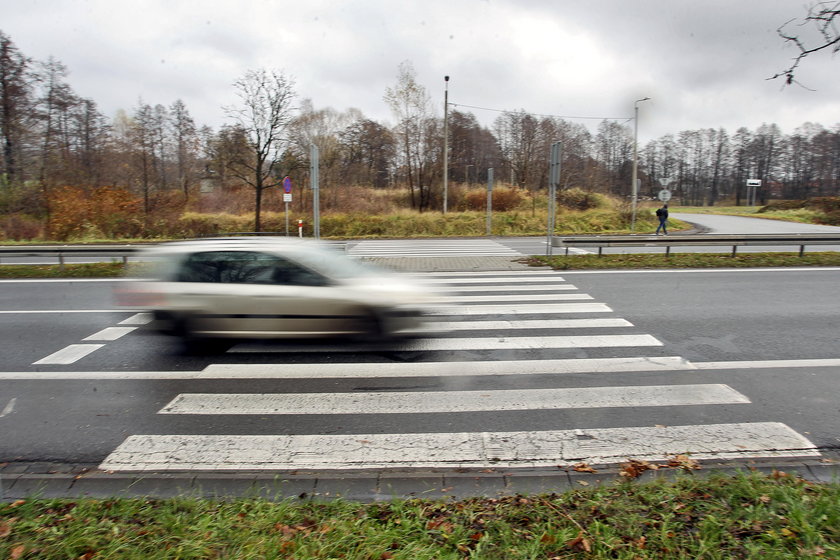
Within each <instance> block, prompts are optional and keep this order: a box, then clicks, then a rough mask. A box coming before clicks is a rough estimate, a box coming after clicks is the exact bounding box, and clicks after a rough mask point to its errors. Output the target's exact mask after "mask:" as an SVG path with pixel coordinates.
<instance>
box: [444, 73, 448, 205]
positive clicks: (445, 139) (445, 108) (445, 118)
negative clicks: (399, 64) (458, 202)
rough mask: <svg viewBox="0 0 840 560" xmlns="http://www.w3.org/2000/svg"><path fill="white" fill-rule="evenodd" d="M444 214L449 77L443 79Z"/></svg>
mask: <svg viewBox="0 0 840 560" xmlns="http://www.w3.org/2000/svg"><path fill="white" fill-rule="evenodd" d="M443 82H444V91H443V213H444V214H446V204H447V199H448V198H449V76H444V77H443Z"/></svg>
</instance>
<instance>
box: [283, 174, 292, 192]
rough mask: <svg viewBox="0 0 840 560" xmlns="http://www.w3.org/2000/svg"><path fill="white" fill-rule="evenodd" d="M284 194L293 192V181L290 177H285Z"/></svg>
mask: <svg viewBox="0 0 840 560" xmlns="http://www.w3.org/2000/svg"><path fill="white" fill-rule="evenodd" d="M283 192H284V193H286V194H289V193H290V192H292V180H291V179H290V178H289V177H283Z"/></svg>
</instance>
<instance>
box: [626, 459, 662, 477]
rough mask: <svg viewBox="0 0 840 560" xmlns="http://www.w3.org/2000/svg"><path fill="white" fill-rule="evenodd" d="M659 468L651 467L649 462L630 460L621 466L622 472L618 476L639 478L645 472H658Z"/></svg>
mask: <svg viewBox="0 0 840 560" xmlns="http://www.w3.org/2000/svg"><path fill="white" fill-rule="evenodd" d="M658 468H659V467H658V466H656V465H651V464H650V463H648V462H647V461H639V460H637V459H630V460H629V461H628V462H626V463H622V464H621V471H619V473H618V474H620V475H621V476H623V477H625V478H638V477H639V476H640V475H641V474H642V473H643V472H645V471H648V470H656V469H658Z"/></svg>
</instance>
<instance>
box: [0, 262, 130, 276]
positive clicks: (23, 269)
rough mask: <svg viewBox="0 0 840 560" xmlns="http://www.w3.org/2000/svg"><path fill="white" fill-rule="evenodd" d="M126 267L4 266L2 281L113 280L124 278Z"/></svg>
mask: <svg viewBox="0 0 840 560" xmlns="http://www.w3.org/2000/svg"><path fill="white" fill-rule="evenodd" d="M124 271H125V267H124V266H123V264H122V263H119V262H110V263H76V264H65V265H63V266H62V265H57V264H43V265H41V264H38V265H30V264H4V265H3V266H0V279H2V278H5V279H10V278H113V277H117V276H123V274H124Z"/></svg>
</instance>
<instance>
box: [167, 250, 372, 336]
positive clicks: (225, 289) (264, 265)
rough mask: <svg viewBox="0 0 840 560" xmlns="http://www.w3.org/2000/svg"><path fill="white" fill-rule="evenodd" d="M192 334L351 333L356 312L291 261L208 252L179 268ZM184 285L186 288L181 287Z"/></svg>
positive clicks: (326, 284)
mask: <svg viewBox="0 0 840 560" xmlns="http://www.w3.org/2000/svg"><path fill="white" fill-rule="evenodd" d="M180 279H181V280H182V281H184V282H186V283H189V284H191V285H190V286H189V289H188V290H185V293H189V294H191V295H190V296H189V299H191V302H190V305H189V306H190V307H191V308H192V309H193V311H192V320H191V322H192V324H191V329H192V330H193V331H195V332H196V333H198V334H202V333H203V334H207V335H214V336H253V337H269V336H281V337H286V336H309V335H317V334H328V333H336V334H337V333H343V332H352V329H353V328H354V325H356V324H357V323H358V322H359V313H360V312H359V310H358V308H357V306H355V305H353V304H352V302H348V301H346V300H345V299H344V298H343V297H342V295H341V294H342V292H343V290H342V289H341V288H340V287H338V286H335V285H334V283H333V282H331V281H330V280H329V279H327V278H326V277H324V276H323V275H321V274H318V273H317V272H314V271H312V270H309V269H307V268H306V267H304V266H302V265H300V264H298V263H296V262H295V261H293V260H290V259H288V258H285V257H283V256H281V255H276V254H272V253H267V252H260V251H245V250H227V251H209V252H202V253H196V254H193V255H191V256H190V257H189V258H188V259H186V261H184V263H183V269H182V275H181V278H180ZM184 285H186V284H184Z"/></svg>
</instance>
